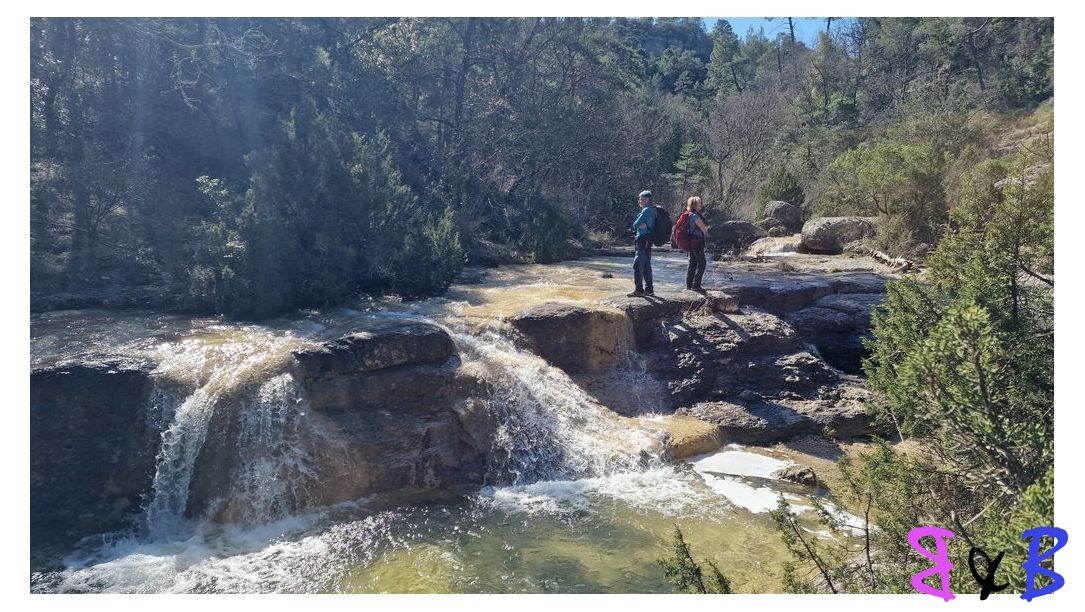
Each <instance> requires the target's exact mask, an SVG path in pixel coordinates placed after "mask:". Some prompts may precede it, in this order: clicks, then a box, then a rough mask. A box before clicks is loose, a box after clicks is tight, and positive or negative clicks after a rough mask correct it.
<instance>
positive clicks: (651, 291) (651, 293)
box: [644, 289, 656, 295]
mask: <svg viewBox="0 0 1085 612" xmlns="http://www.w3.org/2000/svg"><path fill="white" fill-rule="evenodd" d="M655 294H656V292H655V291H653V290H651V289H647V290H645V292H644V295H655Z"/></svg>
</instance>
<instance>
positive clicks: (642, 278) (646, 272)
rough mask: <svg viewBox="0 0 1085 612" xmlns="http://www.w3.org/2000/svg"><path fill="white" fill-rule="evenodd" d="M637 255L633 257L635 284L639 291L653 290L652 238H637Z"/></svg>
mask: <svg viewBox="0 0 1085 612" xmlns="http://www.w3.org/2000/svg"><path fill="white" fill-rule="evenodd" d="M636 249H637V255H636V257H634V258H633V284H634V285H636V286H637V291H652V290H653V289H652V239H651V238H650V237H648V236H642V237H640V238H637V242H636Z"/></svg>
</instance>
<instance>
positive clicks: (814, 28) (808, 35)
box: [704, 17, 837, 45]
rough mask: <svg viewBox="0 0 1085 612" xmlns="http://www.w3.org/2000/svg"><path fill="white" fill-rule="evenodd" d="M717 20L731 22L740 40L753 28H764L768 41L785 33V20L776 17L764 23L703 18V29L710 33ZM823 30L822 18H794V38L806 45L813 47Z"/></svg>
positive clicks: (750, 19)
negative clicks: (780, 33)
mask: <svg viewBox="0 0 1085 612" xmlns="http://www.w3.org/2000/svg"><path fill="white" fill-rule="evenodd" d="M717 19H726V20H727V21H730V22H731V28H732V29H734V31H735V34H737V35H738V36H739V37H740V38H741V37H743V36H745V35H746V30H747V29H749V28H750V26H753V29H754V30H756V29H757V28H765V36H768V37H769V38H770V39H771V38H775V37H776V34H778V33H779V32H787V18H786V17H777V18H774V19H773V20H772V21H765V18H764V17H705V18H704V23H705V28H706V29H707V30H708V31H709V32H711V31H712V27H713V26H715V25H716V20H717ZM836 25H837V22H836V19H833V29H834V30H835V29H836ZM823 30H825V18H824V17H796V18H795V38H798V39H799V40H801V41H803V42H805V43H806V44H808V45H813V44H814V42H816V41H817V35H818V32H821V31H823Z"/></svg>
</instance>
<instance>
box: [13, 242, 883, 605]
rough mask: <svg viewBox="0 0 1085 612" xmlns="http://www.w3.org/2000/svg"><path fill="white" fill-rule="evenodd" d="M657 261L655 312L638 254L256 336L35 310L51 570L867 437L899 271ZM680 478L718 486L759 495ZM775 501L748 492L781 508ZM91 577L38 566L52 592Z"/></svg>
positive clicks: (474, 278)
mask: <svg viewBox="0 0 1085 612" xmlns="http://www.w3.org/2000/svg"><path fill="white" fill-rule="evenodd" d="M657 260H658V263H657V289H658V290H659V291H658V294H657V295H656V296H654V297H651V298H628V297H625V296H624V291H626V290H628V289H627V288H626V287H625V285H626V284H627V283H628V280H627V279H626V278H625V275H626V268H627V267H628V264H629V262H628V260H627V259H622V258H608V257H593V258H588V259H584V260H580V261H577V262H571V263H566V264H560V265H556V266H515V267H509V268H502V269H497V270H491V271H485V272H484V271H468V272H467V273H466V274H465V276H464V280H463V282H461V283H460V284H458V285H455V286H453V288H452V290H451V291H450V292H449V294H448V296H446V297H444V298H441V299H436V300H427V301H425V302H420V303H402V302H396V301H380V302H370V303H366V304H364V305H361V307H360V308H357V309H347V310H341V311H335V312H328V313H316V312H314V313H303V314H302V316H300V317H296V318H292V319H284V320H279V321H273V322H268V323H266V324H263V325H259V326H255V325H238V324H233V323H229V322H225V321H218V320H192V319H185V318H183V317H162V316H158V315H150V314H140V313H128V314H123V315H120V314H116V313H95V312H67V313H47V314H43V315H37V316H36V318H35V319H32V362H33V364H34V367H33V370H32V373H31V422H32V424H31V454H32V457H31V463H32V465H31V501H32V509H31V514H32V537H33V538H34V541H35V547H36V549H37V550H38V551H39V557H41V558H43V559H44V558H49V555H48V554H47V553H46V552H43V551H48V550H51V548H50V547H51V546H58V547H60V548H65V547H67V548H68V549H70V547H71V543H72V542H75V541H77V540H78V538H79V537H82V536H86V535H94V534H101V533H106V532H117V531H118V530H121V531H125V530H129V531H130V532H131V533H132V535H131V536H130V537H134V538H136V539H137V540H138V541H153V542H161V541H163V540H169V539H171V538H179V537H180V538H184V537H190V536H191V534H192V533H193V532H192V530H193V529H197V530H200V529H203V528H201V527H199V525H209V524H220V525H239V526H244V527H245V528H248V529H252V528H256V527H257V526H259V525H268V524H275V522H276V521H282V520H286V519H289V518H290V517H296V516H303V515H307V514H310V513H312V512H318V513H323V512H324V510H323V509H325V508H334V507H337V505H341V504H344V503H355V502H356V501H357V500H360V499H371V498H373V496H381V495H385V496H386V495H393V496H395V497H397V498H399V497H402V496H407V497H411V496H419V495H421V496H423V498H424V497H426V496H429V497H431V498H433V499H439V498H441V497H444V496H447V495H449V494H454V495H461V494H462V493H458V492H463V491H470V490H472V489H477V488H478V487H493V486H497V487H506V488H507V487H513V489H502V490H510V491H512V490H520V489H517V487H521V488H522V487H528V489H527V490H530V487H532V486H536V485H535V483H543V482H558V481H561V482H583V479H585V478H586V479H589V480H590V479H592V478H606V479H612V478H619V479H621V478H629V477H632V476H631V475H634V474H653V476H652V478H656V477H661V478H667V477H665V476H661V474H666V473H672V472H668V471H667V470H670V469H673V468H667V467H666V466H667V465H680V464H681V462H682V461H683V460H685V459H687V458H690V457H695V456H701V455H704V454H706V453H713V452H722V451H720V449H721V448H724V447H726V445H729V444H736V443H738V444H760V445H768V444H772V443H784V444H787V443H788V441H789V440H795V439H804V438H810V437H811V436H816V437H819V438H850V437H854V436H863V435H866V434H869V433H871V432H872V430H871V424H870V422H869V419H868V418H867V417H866V414H865V411H864V409H863V403H864V402H865V401H867V400H868V399H869V397H868V393H867V392H866V391H865V389H864V388H863V381H862V378H861V377H859V376H858V375H857V373H858V361H859V358H860V357H861V355H862V346H861V343H860V339H861V337H862V336H863V335H864V334H865V333H867V331H868V328H869V324H870V323H869V322H870V311H871V309H872V308H874V307H876V306H877V304H878V303H879V302H880V300H881V296H882V295H883V292H884V284H885V282H886V280H887V279H888V278H890V276H889V274H888V273H887V272H886V270H884V269H880V268H879V267H878V265H877V264H875V263H874V262H872V261H867V260H863V259H860V258H849V257H846V256H843V257H829V256H813V255H789V256H787V257H786V260H785V259H782V258H777V257H771V258H769V257H766V258H760V259H753V260H746V261H741V262H713V263H712V264H711V265H710V269H709V272H708V274H707V275H706V281H705V285H706V286H708V287H710V288H711V291H709V292H708V293H707V294H705V295H700V294H696V293H693V292H688V291H682V290H671V289H668V288H667V287H668V286H669V285H670V286H673V285H678V284H679V282H680V281H678V279H680V278H681V274H682V272H684V270H683V268H684V265H683V264H684V261H682V260H681V259H680V258H679V256H677V255H667V254H666V253H665V252H663V253H660V254H658V256H657ZM608 276H609V277H610V278H607V277H608ZM766 448H767V447H766ZM763 452H767V453H769V454H772V453H773V452H775V451H771V450H766V451H763ZM676 462H677V463H676ZM661 469H662V470H664V472H663V473H657V472H655V471H653V470H661ZM680 473H683V472H682V471H681V470H680V471H679V472H673V474H675V475H674V476H673V477H674V478H678V481H682V482H685V481H686V480H688V479H689V478H694V480H695V481H697V482H699V483H700V484H697V485H696V486H697V487H703V486H707V487H708V489H709V490H713V491H716V492H717V493H719V492H720V491H719V490H717V489H720V488H721V487H722V489H720V490H725V491H730V492H731V493H734V492H735V490H736V487H738V488H740V487H749V486H751V483H748V482H745V481H742V482H740V481H738V480H734V479H735V478H747V477H748V475H743V474H736V475H732V476H719V474H717V475H716V476H704V475H701V476H696V474H700V472H697V471H696V470H694V472H693V473H692V474H693V475H689V474H687V475H686V476H679V475H678V474H680ZM713 478H714V479H715V480H712V479H713ZM720 478H723V480H720ZM698 479H699V480H698ZM770 480H772V479H770ZM608 482H609V481H608ZM676 482H677V481H676ZM690 482H693V481H690ZM592 486H596V485H592ZM598 486H603V485H602V484H599V485H598ZM606 486H610V485H609V484H608V485H606ZM683 486H684V485H683ZM768 486H769V488H767V489H764V486H761V487H760V488H761V489H764V491H766V492H767V493H757V494H758V495H762V496H764V495H777V494H779V493H778V492H777V493H772V491H774V490H776V489H774V488H773V487H774V486H775V485H771V483H769V485H768ZM713 487H715V488H713ZM754 490H755V491H757V490H759V487H757V486H755V487H754ZM786 490H787V487H783V488H779V491H786ZM743 491H745V490H743ZM747 493H748V492H744V493H742V494H743V495H745V494H747ZM721 495H723V494H722V493H721ZM619 497H620V496H619ZM726 500H727V497H726V495H724V497H723V499H721V502H720V503H723V504H724V505H725V506H726V505H728V504H731V506H732V507H734V504H735V503H736V502H734V500H732V501H731V502H727V501H726ZM657 501H658V503H664V502H663V501H662V500H657ZM623 503H624V502H623ZM653 503H657V502H653ZM559 505H560V504H559ZM664 505H666V504H664ZM623 507H624V506H623ZM739 507H741V504H740V505H739ZM657 510H658V508H657ZM623 512H625V510H623ZM596 519H598V517H596ZM747 526H749V525H747ZM765 528H766V526H765V525H763V524H762V525H760V526H759V527H757V528H756V529H758V530H764V529H765ZM751 529H753V528H752V527H751ZM65 543H67V544H65ZM43 563H45V566H51V564H52V563H55V561H49V562H45V561H43ZM363 565H364V564H363ZM78 571H80V570H78V569H72V568H69V569H67V570H61V574H49V573H48V572H47V574H48V575H50V576H53V578H50V579H48V580H45V579H42V581H41V582H40V584H41V585H46V586H42V587H41V588H44V589H45V590H53V589H59V590H65V589H64V588H62V587H57V586H56V585H55V584H53V583H52V582H50V580H55V579H59V578H58V576H60V577H62V576H63V575H67V574H64V572H69V573H71V572H76V573H78ZM69 578H70V576H69ZM348 582H349V581H348ZM50 584H51V585H53V586H48V585H50ZM343 584H345V583H343ZM352 584H353V583H352ZM171 588H173V587H171ZM320 588H321V589H326V588H332V587H328V586H327V585H325V586H324V587H320ZM338 588H341V585H340V586H339V587H335V588H333V589H332V590H335V589H338ZM76 590H79V589H76ZM122 590H125V589H124V588H122ZM129 590H132V589H129ZM135 590H138V589H135ZM226 590H230V589H226ZM241 590H247V589H241ZM287 590H292V589H287ZM528 590H531V589H530V588H529V589H528Z"/></svg>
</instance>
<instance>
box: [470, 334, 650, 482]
mask: <svg viewBox="0 0 1085 612" xmlns="http://www.w3.org/2000/svg"><path fill="white" fill-rule="evenodd" d="M451 333H452V335H453V337H454V339H455V340H456V342H457V344H458V345H460V346H461V347H462V348H463V349H464V352H465V353H467V355H465V356H466V357H469V358H471V357H473V358H475V359H478V360H479V361H480V362H481V363H482V365H483V367H485V368H486V370H487V372H488V374H489V377H488V378H489V379H490V380H491V381H492V382H493V384H494V392H493V397H492V399H491V402H492V405H493V407H494V409H495V411H496V413H497V417H498V429H497V435H496V441H495V447H496V450H497V451H498V452H497V453H495V454H496V455H499V456H500V459H499V464H498V465H497V466H495V468H496V472H497V473H498V474H497V475H498V477H499V478H500V477H501V476H502V475H504V476H506V477H507V478H508V479H509V480H511V482H512V483H513V484H522V483H529V482H535V481H542V480H556V479H570V478H578V477H593V476H601V475H605V474H612V473H617V472H621V471H639V470H642V469H644V468H646V467H652V466H659V465H662V464H663V459H662V457H663V433H662V431H660V430H659V429H656V428H650V427H647V426H645V425H644V424H642V423H640V422H638V421H636V420H633V419H623V418H622V417H620V416H618V415H617V414H615V413H614V412H612V411H611V410H610V409H608V408H607V407H605V406H602V405H600V404H599V403H598V402H596V401H595V400H594V399H593V398H592V397H591V396H590V395H588V394H587V393H585V392H584V390H583V389H581V388H580V387H579V386H577V384H576V383H575V382H574V381H573V380H572V379H570V378H569V376H568V375H566V374H565V373H564V372H562V371H561V370H560V369H558V368H555V367H552V366H550V365H549V364H548V363H546V361H545V360H543V359H541V358H539V357H536V356H535V355H531V354H528V353H525V352H523V351H519V350H517V349H516V348H515V347H514V346H513V344H512V342H511V341H510V340H509V339H508V338H507V337H506V336H504V335H502V334H500V333H498V332H496V331H492V330H491V331H489V332H484V334H483V336H482V337H476V336H474V335H470V334H466V333H458V332H454V331H453V332H451Z"/></svg>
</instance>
